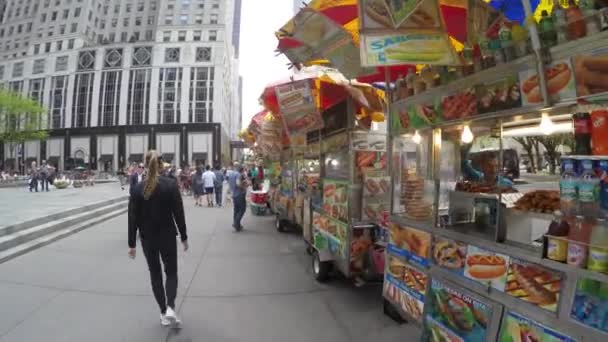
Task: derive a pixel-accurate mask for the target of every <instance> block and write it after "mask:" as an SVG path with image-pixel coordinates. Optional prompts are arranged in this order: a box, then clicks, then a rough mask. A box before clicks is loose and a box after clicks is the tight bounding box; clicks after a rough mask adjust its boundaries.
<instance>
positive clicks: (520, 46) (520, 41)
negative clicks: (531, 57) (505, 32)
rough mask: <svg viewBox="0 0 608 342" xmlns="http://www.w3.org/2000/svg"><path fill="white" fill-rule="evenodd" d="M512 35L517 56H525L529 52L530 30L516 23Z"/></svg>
mask: <svg viewBox="0 0 608 342" xmlns="http://www.w3.org/2000/svg"><path fill="white" fill-rule="evenodd" d="M511 36H512V37H513V43H514V44H515V51H516V53H517V57H523V56H525V55H527V54H528V31H526V29H525V28H523V27H521V25H519V24H517V23H515V24H513V28H511Z"/></svg>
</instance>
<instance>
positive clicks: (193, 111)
mask: <svg viewBox="0 0 608 342" xmlns="http://www.w3.org/2000/svg"><path fill="white" fill-rule="evenodd" d="M211 75H212V72H210V68H206V67H205V68H192V69H190V93H189V106H188V120H189V122H190V123H194V122H209V121H211V106H212V103H211V100H212V93H213V89H212V83H211V82H210V77H211Z"/></svg>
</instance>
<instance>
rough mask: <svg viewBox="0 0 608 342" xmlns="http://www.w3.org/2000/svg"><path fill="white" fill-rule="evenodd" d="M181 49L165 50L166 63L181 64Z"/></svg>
mask: <svg viewBox="0 0 608 342" xmlns="http://www.w3.org/2000/svg"><path fill="white" fill-rule="evenodd" d="M179 52H180V51H179V48H166V49H165V63H170V62H179V55H180V53H179Z"/></svg>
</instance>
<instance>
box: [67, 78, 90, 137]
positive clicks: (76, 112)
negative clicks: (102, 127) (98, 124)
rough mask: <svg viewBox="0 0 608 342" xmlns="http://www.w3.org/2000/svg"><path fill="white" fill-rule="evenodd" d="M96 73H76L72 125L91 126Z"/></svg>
mask: <svg viewBox="0 0 608 342" xmlns="http://www.w3.org/2000/svg"><path fill="white" fill-rule="evenodd" d="M94 79H95V74H94V73H92V72H90V73H83V74H76V79H75V81H74V96H73V101H74V104H73V106H72V127H89V125H90V122H91V109H92V108H91V107H92V106H91V104H92V102H93V83H94Z"/></svg>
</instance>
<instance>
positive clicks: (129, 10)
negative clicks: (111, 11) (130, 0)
mask: <svg viewBox="0 0 608 342" xmlns="http://www.w3.org/2000/svg"><path fill="white" fill-rule="evenodd" d="M125 8H126V12H127V13H131V4H127V6H126V7H125Z"/></svg>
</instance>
